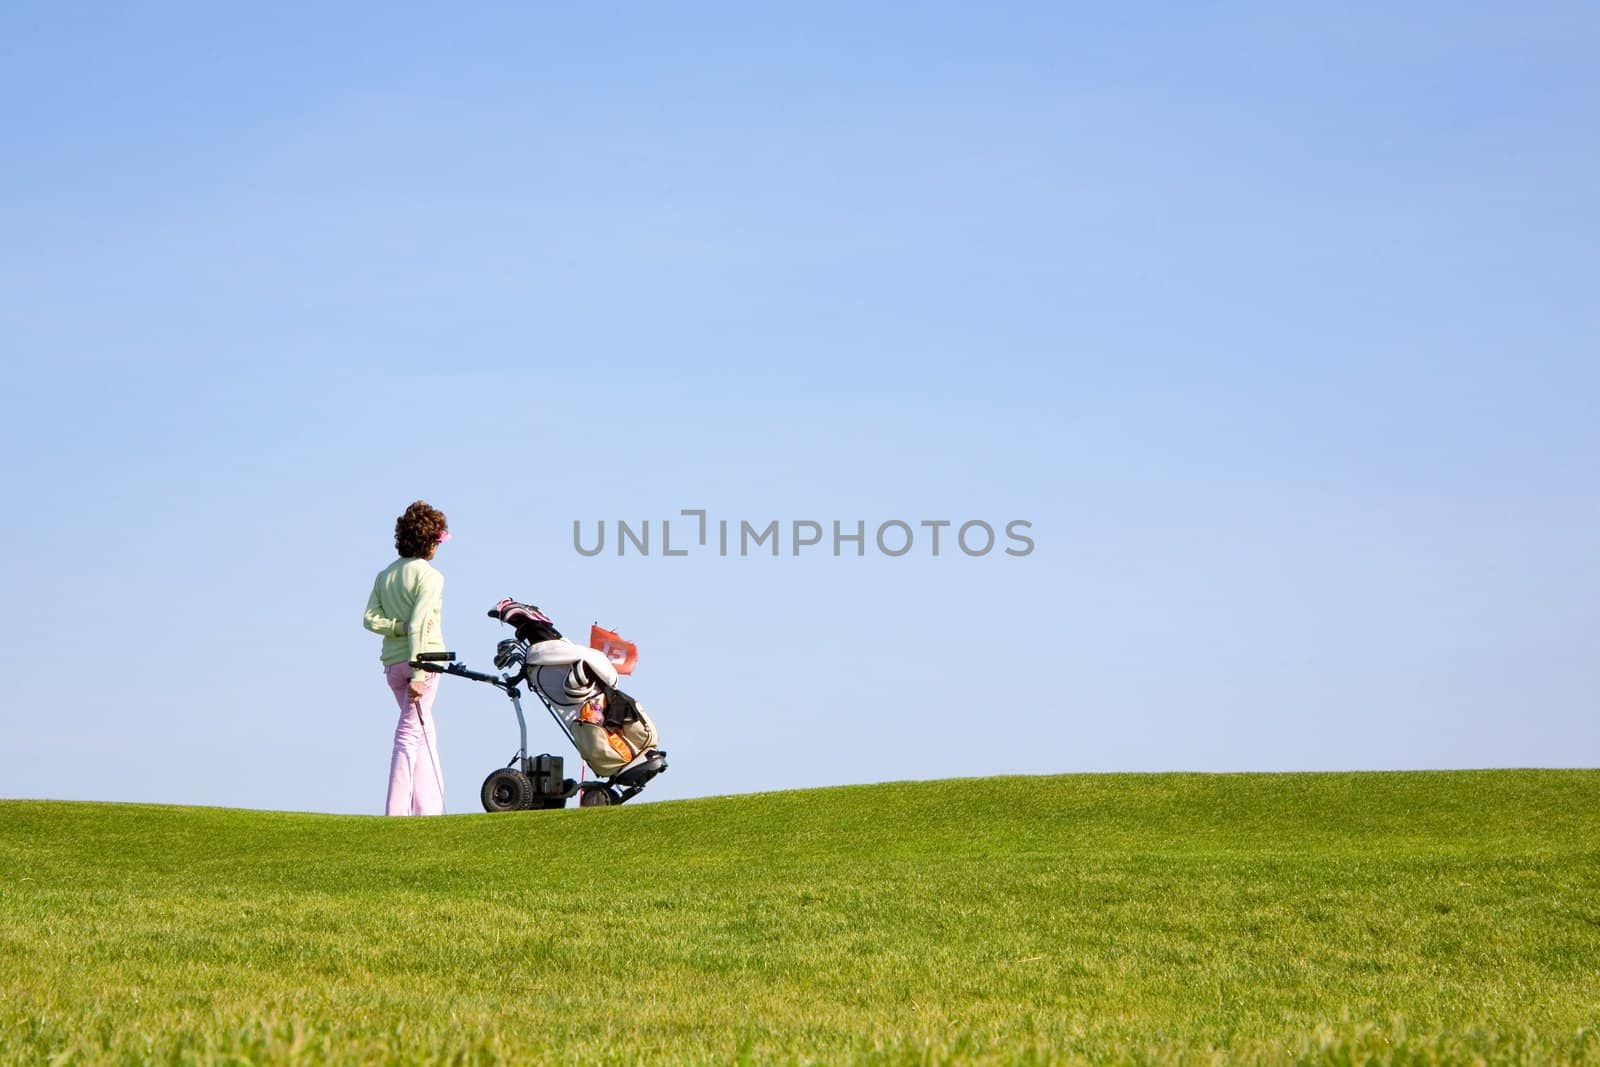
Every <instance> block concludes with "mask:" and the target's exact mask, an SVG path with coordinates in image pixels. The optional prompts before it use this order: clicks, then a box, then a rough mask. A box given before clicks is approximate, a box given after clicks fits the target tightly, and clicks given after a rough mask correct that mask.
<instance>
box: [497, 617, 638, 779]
mask: <svg viewBox="0 0 1600 1067" xmlns="http://www.w3.org/2000/svg"><path fill="white" fill-rule="evenodd" d="M490 614H491V615H493V616H495V617H496V618H499V619H500V620H501V621H503V622H506V623H509V624H511V625H513V626H515V627H516V628H517V636H516V637H515V638H507V639H506V640H504V641H501V642H500V644H499V646H498V647H497V649H496V651H495V659H494V663H495V666H496V667H497V668H499V669H501V670H515V669H517V668H518V666H520V668H521V671H522V677H523V679H524V680H525V681H526V682H527V684H528V685H529V687H530V688H533V689H537V690H538V691H539V693H540V695H541V696H543V697H544V698H545V700H546V701H547V702H548V703H549V704H550V705H551V706H552V707H553V708H554V710H555V711H556V713H557V714H559V715H560V716H561V717H562V719H563V720H564V721H565V722H566V725H567V729H568V731H569V732H570V733H571V734H572V741H573V744H574V745H576V746H577V749H578V753H579V755H581V756H582V757H583V761H584V762H585V763H587V764H588V765H589V768H590V769H591V770H593V771H594V773H595V774H597V775H599V776H600V777H602V778H609V777H611V776H613V775H615V774H618V773H620V772H622V771H623V770H625V769H626V768H627V767H628V766H629V765H630V764H633V763H635V762H637V761H640V760H643V759H645V758H646V757H647V756H648V754H649V753H650V752H652V751H653V750H655V749H658V748H659V747H660V744H661V739H660V736H659V735H658V734H657V733H656V727H655V723H653V722H651V721H650V716H649V715H647V714H646V713H645V710H644V708H643V706H641V705H640V704H639V703H638V702H637V701H635V700H634V699H633V698H632V697H630V696H629V695H628V694H626V693H624V692H623V691H622V690H620V689H618V688H617V669H616V667H615V666H614V665H613V664H612V663H611V661H610V660H609V659H607V658H606V656H605V654H604V653H603V652H600V651H599V650H598V649H593V648H587V647H585V646H583V645H580V644H577V643H576V642H573V641H569V640H567V639H566V638H565V637H562V636H561V634H560V633H559V632H558V631H557V630H556V628H555V627H554V626H553V625H551V623H550V620H549V619H548V618H546V617H545V616H544V615H543V614H542V613H541V612H540V611H539V609H538V608H535V607H532V606H531V605H527V604H517V603H515V602H512V601H502V602H501V604H500V605H497V606H496V610H494V611H491V612H490Z"/></svg>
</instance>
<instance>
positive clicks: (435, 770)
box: [383, 663, 444, 815]
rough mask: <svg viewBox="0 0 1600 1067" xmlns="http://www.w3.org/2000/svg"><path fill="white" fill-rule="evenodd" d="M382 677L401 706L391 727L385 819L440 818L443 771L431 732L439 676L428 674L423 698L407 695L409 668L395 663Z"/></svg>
mask: <svg viewBox="0 0 1600 1067" xmlns="http://www.w3.org/2000/svg"><path fill="white" fill-rule="evenodd" d="M383 673H384V677H385V678H386V679H387V680H388V682H389V688H390V689H391V690H393V691H394V699H395V703H396V704H399V705H400V721H399V722H397V723H395V726H394V755H392V756H391V757H390V758H389V802H388V804H387V805H385V807H384V814H385V815H443V814H444V770H443V769H442V768H441V767H440V766H439V761H438V753H439V739H438V737H437V736H436V735H435V734H434V730H433V698H434V696H435V695H436V694H437V693H438V690H439V676H438V675H437V674H430V675H428V676H427V678H426V679H424V681H423V690H422V697H421V699H418V698H416V697H413V696H412V695H411V693H410V692H409V687H410V685H411V665H410V664H409V663H394V664H390V665H389V666H388V667H385V668H384V670H383Z"/></svg>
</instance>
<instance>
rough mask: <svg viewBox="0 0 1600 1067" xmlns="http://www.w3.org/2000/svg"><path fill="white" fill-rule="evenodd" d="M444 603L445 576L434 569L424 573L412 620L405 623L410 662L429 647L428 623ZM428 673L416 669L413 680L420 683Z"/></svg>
mask: <svg viewBox="0 0 1600 1067" xmlns="http://www.w3.org/2000/svg"><path fill="white" fill-rule="evenodd" d="M443 601H444V575H442V574H440V573H439V572H438V571H436V570H434V569H433V568H432V567H429V568H427V569H426V570H424V571H423V572H422V581H421V583H420V584H419V585H418V588H417V601H416V603H415V604H414V605H412V608H411V618H410V619H409V620H408V621H407V622H406V623H405V629H404V631H403V633H404V634H405V635H406V637H408V638H410V642H409V643H410V648H409V649H408V650H407V651H408V652H409V653H410V657H409V658H410V661H411V662H413V663H415V662H416V659H417V653H418V652H422V651H424V650H425V649H426V648H427V647H428V623H429V622H430V621H431V619H432V618H433V613H434V612H436V611H438V610H439V605H440V604H441V603H443ZM427 676H428V675H427V672H426V671H419V670H416V669H415V668H413V669H412V671H411V680H412V681H413V682H420V681H422V680H423V679H424V678H426V677H427Z"/></svg>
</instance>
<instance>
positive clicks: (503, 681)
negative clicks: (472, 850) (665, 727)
mask: <svg viewBox="0 0 1600 1067" xmlns="http://www.w3.org/2000/svg"><path fill="white" fill-rule="evenodd" d="M455 658H456V654H455V653H454V652H423V653H420V654H419V655H418V656H417V658H416V659H415V660H413V661H412V663H411V665H412V666H413V667H415V668H417V669H419V670H424V671H427V672H428V673H430V674H451V675H454V676H456V677H457V678H466V679H467V680H469V681H473V682H483V683H485V684H487V685H492V686H494V687H495V688H496V689H499V690H500V691H501V692H503V693H505V695H506V696H507V697H509V698H510V700H511V707H512V710H514V711H515V712H516V713H517V733H518V741H519V743H518V747H517V754H516V755H515V756H512V757H511V761H510V762H509V763H507V764H506V765H505V766H504V767H501V768H499V769H498V770H494V771H491V772H490V773H489V777H487V778H485V779H484V780H483V789H482V790H481V791H480V794H479V796H480V799H482V801H483V810H484V811H489V812H498V811H525V810H528V809H540V808H564V807H566V806H567V801H568V800H570V799H571V798H572V797H574V796H576V797H577V798H578V806H579V807H580V808H596V807H605V806H607V805H611V804H622V803H625V802H626V801H629V800H632V799H633V798H634V797H636V796H638V795H639V792H640V790H642V789H643V788H644V787H645V784H646V783H647V782H649V781H650V779H652V778H654V777H655V776H656V775H658V774H660V773H661V772H662V771H664V770H666V769H667V759H666V755H667V754H666V753H665V752H660V751H656V750H651V752H650V754H649V757H648V758H641V759H640V761H639V762H637V763H633V764H630V765H629V766H627V767H624V768H623V769H622V770H620V771H618V772H617V773H616V774H614V775H612V776H611V777H610V778H602V779H596V780H595V781H592V782H583V783H582V784H580V783H578V782H576V781H574V780H573V779H571V778H563V777H562V773H563V767H564V761H563V760H562V758H561V757H560V756H552V755H550V754H549V753H543V754H541V755H538V756H530V755H528V722H527V719H526V718H524V717H523V714H522V690H521V689H520V688H519V686H520V685H521V683H522V678H521V676H520V675H518V674H504V675H495V674H484V673H483V672H482V671H474V670H468V669H467V667H466V666H465V665H464V664H460V663H457V662H455ZM528 689H529V691H530V692H532V693H533V694H534V695H535V696H537V697H538V698H539V702H540V703H541V704H543V705H544V707H545V710H546V711H548V712H549V713H550V717H551V718H552V719H554V720H555V723H556V725H557V726H559V727H560V728H561V732H562V733H563V734H565V735H566V738H567V740H568V741H569V742H571V743H572V747H573V748H574V749H575V750H577V749H578V743H577V741H576V740H575V739H574V738H573V736H572V730H571V729H570V728H569V727H568V726H567V721H566V720H565V719H563V718H562V717H561V715H560V713H559V712H557V711H556V709H555V706H554V705H553V704H551V702H550V700H549V698H547V697H546V696H545V695H544V694H543V693H541V692H540V691H539V689H538V687H537V686H535V685H533V684H531V683H529V684H528Z"/></svg>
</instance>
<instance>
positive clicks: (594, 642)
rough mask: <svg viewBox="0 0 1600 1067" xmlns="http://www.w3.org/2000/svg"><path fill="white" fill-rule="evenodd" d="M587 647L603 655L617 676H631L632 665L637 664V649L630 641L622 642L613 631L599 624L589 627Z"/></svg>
mask: <svg viewBox="0 0 1600 1067" xmlns="http://www.w3.org/2000/svg"><path fill="white" fill-rule="evenodd" d="M589 647H590V648H597V649H599V650H600V651H601V652H603V653H605V657H606V659H608V660H610V661H611V665H612V666H613V667H615V668H616V669H617V673H618V674H632V673H633V668H634V665H635V664H637V663H638V662H639V649H638V648H637V647H636V646H635V645H634V643H633V642H632V641H624V640H623V639H622V638H620V637H618V636H617V634H616V633H615V631H612V630H607V629H604V628H602V627H601V625H600V624H599V623H595V624H594V625H593V626H591V627H589Z"/></svg>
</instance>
